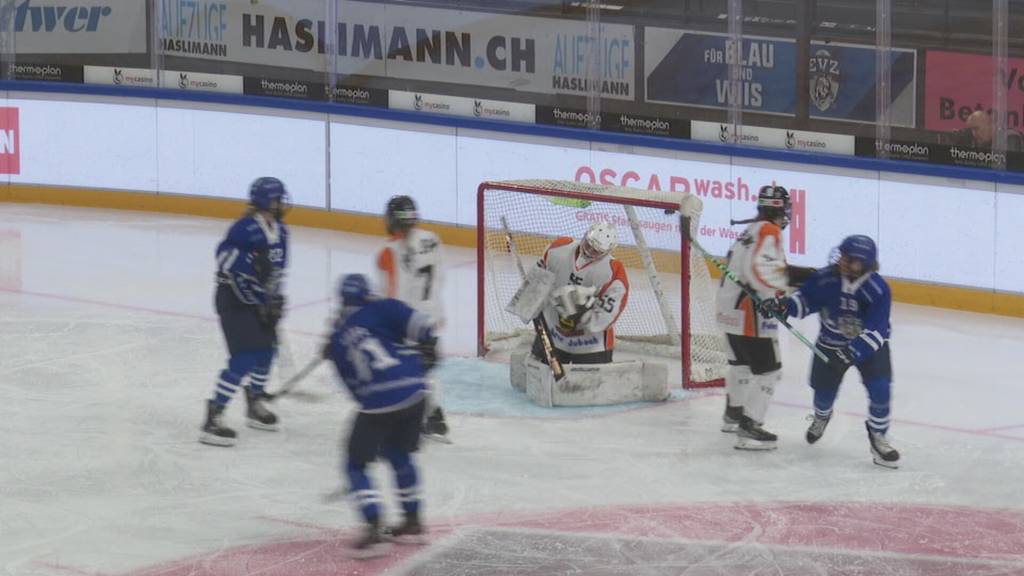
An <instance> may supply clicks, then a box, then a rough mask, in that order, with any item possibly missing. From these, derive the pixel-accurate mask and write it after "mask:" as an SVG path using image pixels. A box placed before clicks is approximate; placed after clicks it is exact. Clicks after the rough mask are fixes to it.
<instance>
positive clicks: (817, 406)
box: [814, 390, 838, 418]
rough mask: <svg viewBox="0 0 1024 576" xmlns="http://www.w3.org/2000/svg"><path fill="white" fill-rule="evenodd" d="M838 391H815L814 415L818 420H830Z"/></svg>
mask: <svg viewBox="0 0 1024 576" xmlns="http://www.w3.org/2000/svg"><path fill="white" fill-rule="evenodd" d="M837 392H838V390H815V391H814V415H815V416H817V417H818V418H830V417H831V416H832V405H833V404H835V403H836V394H837Z"/></svg>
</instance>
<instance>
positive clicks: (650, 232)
mask: <svg viewBox="0 0 1024 576" xmlns="http://www.w3.org/2000/svg"><path fill="white" fill-rule="evenodd" d="M682 198H683V197H682V196H681V195H679V194H677V193H665V192H651V191H647V190H640V189H635V188H624V187H616V186H599V185H593V184H581V183H578V182H571V181H560V180H515V181H506V182H484V183H482V184H480V186H479V187H478V189H477V344H478V346H477V348H478V353H479V354H480V355H481V356H482V355H485V354H488V353H495V352H497V351H508V350H510V349H512V348H516V347H522V346H528V345H529V343H530V341H531V339H532V335H533V331H532V329H531V327H530V326H528V325H524V324H523V323H522V322H521V321H520V320H519V319H518V318H515V317H514V316H513V315H511V314H509V313H508V312H506V311H505V305H506V304H507V303H508V302H509V300H510V299H511V298H512V295H513V294H515V291H516V290H517V289H518V288H519V285H520V283H521V272H520V270H519V267H518V264H522V265H523V266H526V267H529V266H533V265H534V264H535V262H536V260H537V258H539V257H540V256H541V255H542V254H543V252H544V249H545V248H546V247H547V246H548V244H549V243H550V242H551V241H553V240H554V239H555V238H558V237H560V236H569V237H572V238H573V239H577V240H578V239H579V238H580V237H581V236H582V235H583V233H584V232H586V230H587V229H588V228H589V227H590V225H591V224H592V223H593V222H595V221H599V220H601V221H606V222H609V223H611V224H612V225H614V226H615V228H616V230H617V231H618V234H619V246H618V248H616V249H615V252H614V256H615V257H616V258H617V259H618V260H620V261H621V262H622V263H623V265H624V266H625V268H626V270H627V274H628V276H629V284H630V296H629V300H628V302H627V305H626V308H625V310H624V311H623V312H622V315H621V316H620V317H619V319H618V321H617V322H616V324H615V335H616V346H615V350H616V357H617V358H620V357H652V358H653V357H657V358H658V361H664V362H666V363H668V364H670V374H672V373H673V371H674V372H675V373H676V374H678V379H677V382H678V383H681V384H682V386H683V387H685V388H702V387H710V386H721V385H722V384H723V383H724V377H725V367H726V355H725V343H724V338H723V336H722V334H721V332H720V330H719V329H718V327H717V325H716V323H715V303H714V296H715V295H714V285H713V284H712V281H711V276H710V273H709V270H708V267H707V264H706V263H705V262H704V259H703V258H702V257H701V255H700V254H699V252H697V251H695V250H694V251H691V250H690V245H689V242H687V241H686V239H685V235H684V234H680V228H679V226H680V218H679V208H680V200H682ZM695 200H697V199H691V200H690V201H689V202H688V208H687V211H688V214H690V228H691V233H692V234H697V230H698V228H699V226H700V222H699V221H700V203H699V201H697V202H694V201H695ZM506 227H507V229H508V233H509V234H510V235H511V236H512V238H513V244H514V247H515V252H516V253H518V259H519V260H520V262H519V263H517V262H516V257H515V256H514V255H513V250H511V249H510V248H511V247H510V246H509V242H508V240H507V237H508V235H507V234H506ZM527 269H528V268H527ZM675 363H678V366H679V369H678V370H674V366H673V365H674V364H675ZM670 378H671V377H670ZM670 381H671V379H670Z"/></svg>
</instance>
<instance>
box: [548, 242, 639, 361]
mask: <svg viewBox="0 0 1024 576" xmlns="http://www.w3.org/2000/svg"><path fill="white" fill-rule="evenodd" d="M618 243H619V240H618V233H617V232H616V231H615V228H614V227H613V226H612V225H611V224H609V223H607V222H595V223H594V224H593V225H591V227H590V229H589V230H587V232H586V234H584V236H583V238H582V239H580V240H579V241H575V240H573V239H572V238H569V237H561V238H557V239H555V241H554V242H552V243H551V244H550V245H549V246H548V247H547V250H545V251H544V256H543V257H542V258H541V259H540V260H538V261H537V266H539V267H540V268H544V269H546V270H548V271H550V272H552V273H554V274H555V283H554V285H555V286H556V288H555V290H554V291H553V292H552V295H551V302H550V303H549V304H548V305H547V306H545V307H544V310H543V314H542V316H543V320H544V324H545V326H546V327H547V330H548V333H549V334H550V336H551V344H552V346H553V347H554V352H555V354H556V357H557V358H558V359H559V360H560V361H561V362H563V363H566V364H607V363H609V362H611V361H612V350H613V349H614V347H615V321H616V320H618V318H619V315H620V314H622V311H623V310H624V309H625V308H626V303H627V301H628V300H629V279H628V277H627V276H626V268H625V267H624V266H623V265H622V263H621V262H619V261H618V260H617V259H615V257H614V256H612V250H614V249H615V247H616V246H617V245H618ZM532 354H533V356H534V357H535V358H537V359H539V360H541V361H542V362H543V361H545V358H544V349H543V345H542V344H541V342H540V339H539V338H537V339H535V340H534V343H533V350H532Z"/></svg>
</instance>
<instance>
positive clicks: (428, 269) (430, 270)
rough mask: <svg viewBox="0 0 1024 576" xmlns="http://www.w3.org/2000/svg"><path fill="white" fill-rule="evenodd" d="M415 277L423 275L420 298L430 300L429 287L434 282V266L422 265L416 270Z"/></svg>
mask: <svg viewBox="0 0 1024 576" xmlns="http://www.w3.org/2000/svg"><path fill="white" fill-rule="evenodd" d="M416 276H417V277H423V298H421V299H422V300H430V289H431V287H432V286H433V284H434V266H433V265H432V264H430V265H427V266H424V267H422V268H420V269H419V270H417V271H416Z"/></svg>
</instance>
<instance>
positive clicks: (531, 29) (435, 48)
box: [161, 0, 636, 100]
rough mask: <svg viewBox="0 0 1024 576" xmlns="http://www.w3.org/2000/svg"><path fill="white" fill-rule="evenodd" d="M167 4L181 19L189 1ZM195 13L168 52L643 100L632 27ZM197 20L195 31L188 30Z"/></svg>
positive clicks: (366, 11)
mask: <svg viewBox="0 0 1024 576" xmlns="http://www.w3.org/2000/svg"><path fill="white" fill-rule="evenodd" d="M161 1H162V2H163V3H164V4H172V5H174V7H176V8H175V10H178V11H179V12H180V5H181V2H180V0H161ZM204 4H210V5H211V7H210V8H209V9H207V8H204V7H203V6H202V5H204ZM214 4H215V5H216V6H213V5H214ZM189 6H190V7H191V8H190V9H189V10H188V11H186V12H184V13H181V14H179V15H178V17H175V18H169V19H168V20H167V23H166V24H164V25H163V28H164V29H163V30H162V33H161V45H162V47H163V50H164V53H165V54H168V55H171V54H173V55H176V56H184V57H192V58H204V59H216V60H221V61H230V62H242V63H250V64H262V65H268V66H284V67H291V68H302V69H306V70H326V69H328V68H329V67H332V66H333V67H334V69H335V72H337V73H338V74H360V75H366V76H380V77H390V78H404V79H411V80H424V81H435V82H451V83H458V84H472V85H475V86H493V87H498V88H508V89H513V90H520V91H527V92H540V93H545V94H577V95H583V96H585V95H588V94H590V93H591V91H595V92H596V91H600V92H601V94H602V95H603V96H604V97H605V98H616V99H622V100H633V99H634V98H635V90H634V77H635V66H636V42H635V40H634V35H633V27H632V26H627V25H618V24H603V25H601V26H600V34H599V35H598V38H597V39H596V40H595V39H592V37H591V36H590V34H591V31H590V26H589V24H588V23H586V22H582V21H572V20H561V19H550V18H529V17H521V16H510V15H505V14H488V13H483V12H471V11H461V10H442V9H432V8H418V7H410V6H396V5H391V4H386V5H381V4H376V3H368V2H352V1H340V2H338V10H337V14H338V17H337V21H336V22H327V21H325V15H324V9H323V2H322V1H314V0H291V1H289V2H280V1H277V2H260V3H257V4H253V3H250V2H231V3H224V2H214V1H212V0H194V2H191V3H190V4H189ZM193 18H194V19H196V22H195V25H192V23H190V22H189V20H190V19H193ZM332 42H333V48H329V46H332ZM592 62H598V63H599V65H598V66H592V65H591V63H592ZM592 77H593V79H592Z"/></svg>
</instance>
